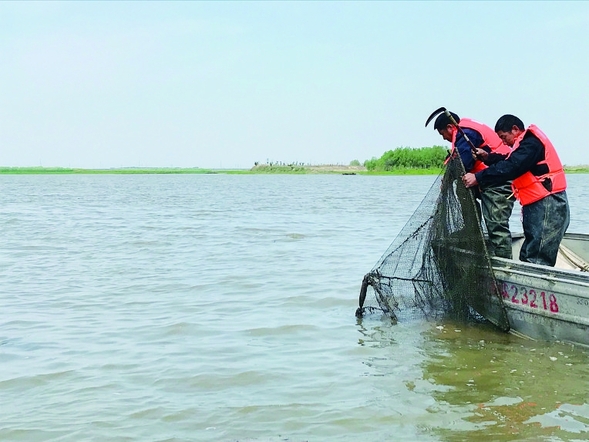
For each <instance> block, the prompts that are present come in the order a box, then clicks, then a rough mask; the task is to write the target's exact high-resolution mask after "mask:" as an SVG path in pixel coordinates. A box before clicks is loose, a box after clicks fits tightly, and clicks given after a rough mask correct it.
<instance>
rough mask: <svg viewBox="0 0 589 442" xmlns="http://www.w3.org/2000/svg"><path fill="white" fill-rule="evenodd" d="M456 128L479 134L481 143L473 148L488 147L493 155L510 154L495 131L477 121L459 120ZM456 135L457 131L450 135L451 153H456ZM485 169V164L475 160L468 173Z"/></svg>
mask: <svg viewBox="0 0 589 442" xmlns="http://www.w3.org/2000/svg"><path fill="white" fill-rule="evenodd" d="M458 126H460V127H461V128H462V129H472V130H476V131H477V132H478V133H479V134H481V137H482V138H483V143H482V144H481V145H480V146H475V147H483V146H489V148H490V149H491V152H493V153H500V154H503V155H509V154H510V153H511V149H510V148H509V146H508V145H506V144H505V143H503V141H502V140H501V138H499V135H497V134H496V133H495V131H494V130H493V129H491V128H490V127H489V126H487V125H485V124H482V123H479V122H478V121H475V120H471V119H469V118H461V119H460V121H459V122H458ZM457 134H458V130H456V131H454V134H453V135H452V153H454V152H455V151H456V146H455V143H456V135H457ZM486 168H487V165H485V163H483V162H482V161H480V160H477V159H475V160H474V166H473V167H472V169H471V170H470V172H471V173H477V172H480V171H481V170H483V169H486Z"/></svg>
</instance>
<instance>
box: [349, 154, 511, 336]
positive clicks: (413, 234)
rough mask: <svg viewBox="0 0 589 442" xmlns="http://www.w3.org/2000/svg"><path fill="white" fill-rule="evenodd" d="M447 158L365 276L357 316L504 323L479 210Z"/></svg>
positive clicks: (459, 169)
mask: <svg viewBox="0 0 589 442" xmlns="http://www.w3.org/2000/svg"><path fill="white" fill-rule="evenodd" d="M463 174H464V166H463V165H462V161H461V160H460V158H459V157H457V158H451V159H450V160H449V162H448V164H447V167H446V169H445V171H444V172H443V173H442V174H440V175H439V176H438V177H437V179H436V180H435V181H434V183H433V185H432V187H431V188H430V189H429V191H428V193H427V194H426V195H425V197H424V199H423V201H421V203H420V204H419V206H418V207H417V209H416V210H415V212H414V213H413V215H412V216H411V218H410V219H409V221H408V222H407V224H405V226H404V227H403V229H402V230H401V232H400V233H399V234H398V235H397V237H396V238H395V240H394V241H393V242H392V243H391V245H390V246H389V248H388V249H387V251H386V252H385V253H384V255H383V256H382V257H381V258H380V259H379V260H378V262H377V263H376V264H375V266H374V268H373V269H372V270H371V271H370V272H369V273H367V274H366V275H365V276H364V280H363V281H362V288H361V290H360V299H359V307H358V309H357V311H356V316H358V317H362V316H363V315H365V314H367V313H370V312H375V311H376V312H384V313H385V314H387V315H389V316H390V317H391V318H393V320H395V321H396V320H397V319H398V317H399V315H402V314H404V315H411V316H414V315H416V314H419V315H424V316H425V317H426V318H429V319H436V318H440V317H443V316H449V315H450V316H452V317H454V318H456V319H462V320H470V319H481V318H483V319H485V320H488V321H490V322H491V323H493V324H495V325H496V326H497V327H499V328H500V329H502V330H505V331H507V330H509V322H508V320H507V316H506V312H505V307H504V305H503V300H502V298H501V295H500V293H501V292H500V291H499V288H498V285H497V281H496V280H495V276H494V274H493V268H492V266H491V259H490V257H489V254H488V251H487V247H486V244H485V235H484V232H483V227H482V225H481V221H480V219H481V217H480V210H479V207H478V203H477V202H476V200H475V198H474V195H473V192H472V190H470V189H467V188H466V187H464V185H463V184H462V180H461V176H462V175H463Z"/></svg>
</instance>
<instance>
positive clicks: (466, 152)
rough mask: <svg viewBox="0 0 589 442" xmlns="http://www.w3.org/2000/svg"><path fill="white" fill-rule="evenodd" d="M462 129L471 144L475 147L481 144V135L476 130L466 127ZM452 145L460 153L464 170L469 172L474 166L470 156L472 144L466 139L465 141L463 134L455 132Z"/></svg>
mask: <svg viewBox="0 0 589 442" xmlns="http://www.w3.org/2000/svg"><path fill="white" fill-rule="evenodd" d="M462 130H463V131H464V133H465V134H466V136H467V137H468V139H469V140H470V141H471V142H472V144H474V145H475V147H476V146H480V145H481V144H483V137H482V136H481V134H480V133H478V132H477V131H476V130H473V129H467V128H463V129H462ZM454 146H455V147H456V150H457V151H458V153H459V154H460V159H461V160H462V163H463V164H464V170H466V171H467V172H469V171H470V170H471V169H472V168H473V167H474V158H473V157H472V146H471V145H470V144H469V143H468V141H466V138H464V135H462V134H461V133H460V132H458V133H457V134H456V141H454Z"/></svg>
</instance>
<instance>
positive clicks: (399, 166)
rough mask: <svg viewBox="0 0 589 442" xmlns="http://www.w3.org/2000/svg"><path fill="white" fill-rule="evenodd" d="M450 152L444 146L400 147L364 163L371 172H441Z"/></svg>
mask: <svg viewBox="0 0 589 442" xmlns="http://www.w3.org/2000/svg"><path fill="white" fill-rule="evenodd" d="M447 156H448V151H447V149H445V148H444V147H442V146H433V147H421V148H419V149H412V148H410V147H398V148H397V149H394V150H389V151H387V152H385V153H384V154H383V155H382V156H381V157H380V158H372V159H371V160H367V161H365V162H364V166H366V169H367V170H369V171H371V172H393V171H397V170H440V169H441V168H442V166H443V165H444V160H445V159H446V157H447Z"/></svg>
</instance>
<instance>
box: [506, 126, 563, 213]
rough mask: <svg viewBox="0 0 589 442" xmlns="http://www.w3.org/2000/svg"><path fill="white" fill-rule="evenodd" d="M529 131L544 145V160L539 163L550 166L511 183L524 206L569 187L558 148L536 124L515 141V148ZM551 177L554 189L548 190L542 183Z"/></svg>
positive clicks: (524, 175) (525, 174)
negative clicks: (543, 171)
mask: <svg viewBox="0 0 589 442" xmlns="http://www.w3.org/2000/svg"><path fill="white" fill-rule="evenodd" d="M528 132H531V133H532V134H534V135H535V136H536V137H538V139H539V140H540V141H541V142H542V144H543V145H544V160H542V161H539V162H538V165H540V164H546V165H547V166H548V173H545V174H544V175H539V176H536V175H534V174H533V173H532V172H529V171H528V172H526V173H524V174H523V175H521V176H519V177H517V178H516V179H514V180H513V181H512V183H511V187H512V189H513V194H514V195H515V197H516V198H517V199H518V200H519V202H520V203H521V205H522V206H527V205H528V204H532V203H535V202H536V201H540V200H541V199H542V198H545V197H547V196H548V195H552V194H553V193H558V192H562V191H563V190H565V189H566V187H567V182H566V178H565V175H564V170H563V169H562V163H561V162H560V158H558V154H557V153H556V149H554V146H553V145H552V143H551V142H550V140H549V139H548V137H547V136H546V135H545V134H544V132H542V131H541V130H540V129H538V127H537V126H535V125H533V124H532V125H530V127H528V128H527V129H526V130H525V131H524V132H522V133H521V134H520V136H519V137H517V138H516V139H515V142H514V143H513V150H515V149H517V148H518V147H519V145H520V143H521V141H522V140H523V138H524V135H525V134H526V133H528ZM547 178H550V180H551V181H552V190H547V189H546V187H544V185H543V184H542V181H544V180H545V179H547Z"/></svg>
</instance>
